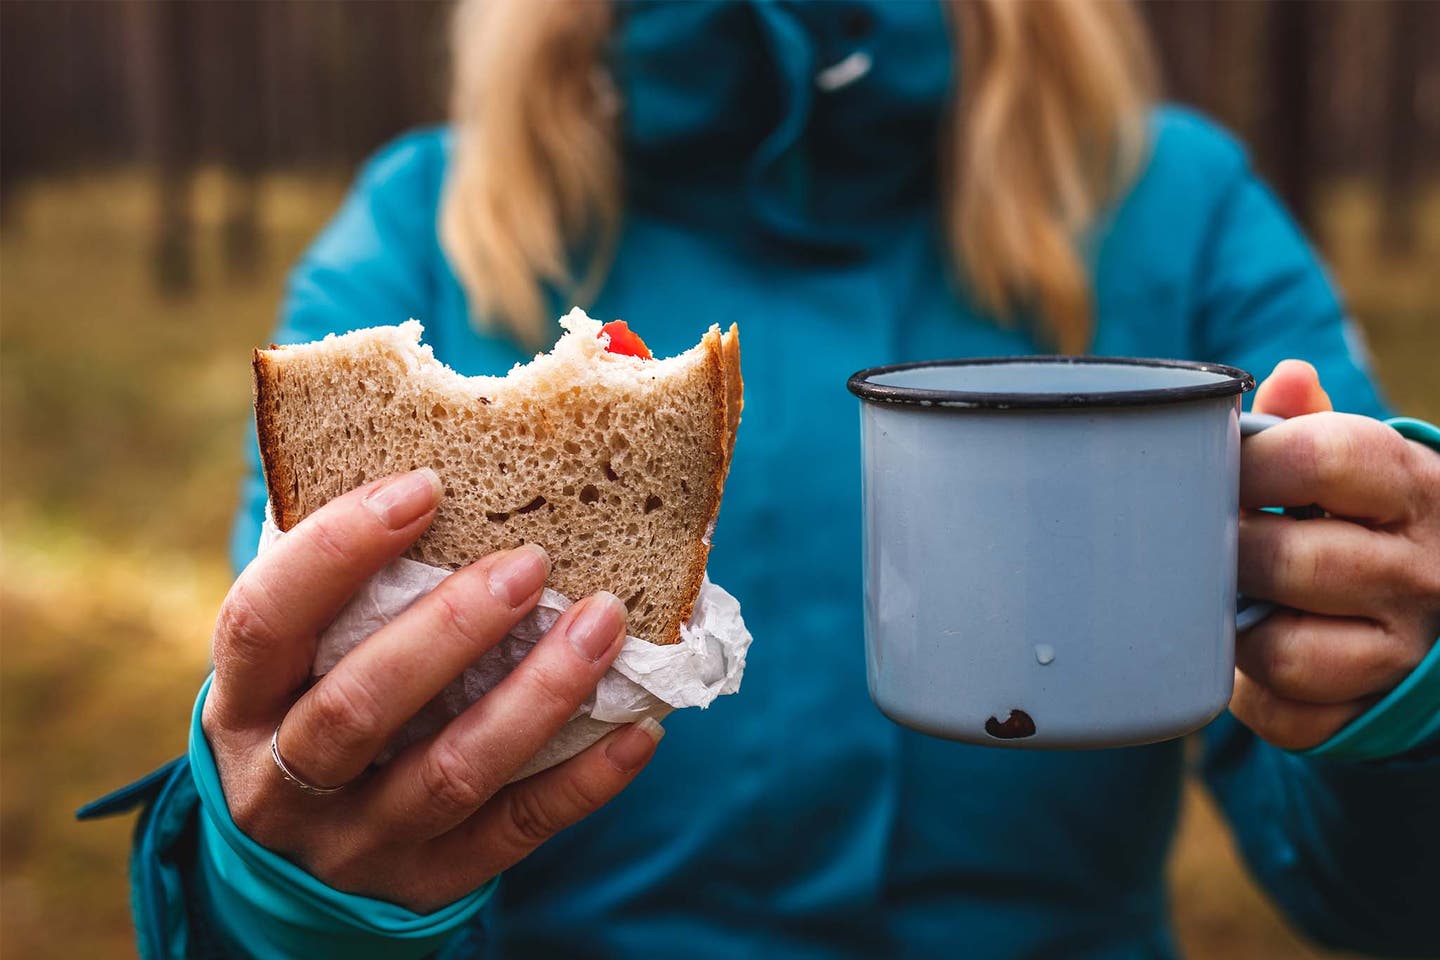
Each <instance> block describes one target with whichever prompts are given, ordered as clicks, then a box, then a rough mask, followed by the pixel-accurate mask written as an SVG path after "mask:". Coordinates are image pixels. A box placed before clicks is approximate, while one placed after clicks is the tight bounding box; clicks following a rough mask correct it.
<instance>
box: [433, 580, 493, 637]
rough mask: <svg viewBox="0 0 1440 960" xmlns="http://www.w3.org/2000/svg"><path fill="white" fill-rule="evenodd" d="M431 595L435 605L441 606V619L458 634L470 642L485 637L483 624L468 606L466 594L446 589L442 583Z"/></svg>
mask: <svg viewBox="0 0 1440 960" xmlns="http://www.w3.org/2000/svg"><path fill="white" fill-rule="evenodd" d="M431 596H432V597H433V598H434V602H435V605H436V606H437V607H439V613H440V618H441V620H443V621H444V623H445V624H447V625H448V627H449V629H450V630H451V631H452V632H453V633H454V634H455V635H456V636H458V637H459V638H460V639H461V640H465V641H470V642H474V641H478V640H481V639H483V638H482V636H481V634H482V633H483V624H481V623H480V622H479V618H477V617H475V616H474V613H473V611H472V610H471V609H470V608H469V607H468V606H467V603H466V597H465V596H464V595H457V593H456V591H455V590H453V589H446V588H445V585H444V584H442V585H441V587H440V589H438V590H436V591H435V592H434V593H433V594H431Z"/></svg>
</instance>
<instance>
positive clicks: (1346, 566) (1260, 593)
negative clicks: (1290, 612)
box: [1237, 513, 1408, 617]
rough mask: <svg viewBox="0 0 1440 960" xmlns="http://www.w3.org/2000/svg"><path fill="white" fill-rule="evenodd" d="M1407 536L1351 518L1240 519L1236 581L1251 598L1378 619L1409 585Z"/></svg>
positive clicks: (1259, 516) (1258, 516) (1273, 516)
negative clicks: (1402, 585)
mask: <svg viewBox="0 0 1440 960" xmlns="http://www.w3.org/2000/svg"><path fill="white" fill-rule="evenodd" d="M1406 553H1407V551H1406V549H1405V547H1404V545H1403V541H1399V540H1398V539H1396V538H1394V537H1392V536H1390V535H1389V534H1385V533H1380V532H1377V531H1374V530H1370V529H1368V528H1366V527H1363V526H1361V525H1360V524H1358V523H1351V522H1349V521H1348V520H1336V519H1332V518H1329V517H1321V518H1318V519H1315V520H1296V519H1294V518H1292V517H1286V516H1281V515H1279V514H1274V513H1247V514H1245V515H1243V516H1241V518H1240V554H1239V558H1238V566H1237V581H1238V585H1239V588H1240V592H1241V593H1243V594H1245V595H1246V596H1247V597H1252V598H1256V599H1261V600H1269V601H1271V602H1272V603H1278V604H1282V605H1284V606H1287V607H1294V608H1295V609H1297V610H1304V611H1307V612H1310V613H1321V614H1325V615H1327V616H1335V617H1352V616H1361V617H1364V616H1378V614H1380V613H1381V612H1383V609H1384V608H1385V606H1386V605H1387V600H1388V599H1389V598H1390V596H1391V594H1392V592H1393V590H1394V585H1395V584H1398V583H1405V582H1408V581H1407V579H1406V578H1405V577H1404V576H1403V574H1404V567H1405V563H1406Z"/></svg>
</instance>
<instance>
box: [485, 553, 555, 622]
mask: <svg viewBox="0 0 1440 960" xmlns="http://www.w3.org/2000/svg"><path fill="white" fill-rule="evenodd" d="M549 575H550V555H549V554H547V553H546V552H545V548H544V547H542V546H540V545H539V544H536V543H523V544H521V545H520V546H518V547H516V548H515V549H514V550H507V551H506V552H505V553H502V554H500V556H499V557H497V558H496V560H495V565H494V566H492V567H491V568H490V578H489V579H490V593H491V594H493V595H494V596H495V597H496V598H497V599H500V600H503V601H505V603H507V604H509V605H510V606H512V607H514V606H519V605H520V604H521V603H523V602H524V601H525V599H526V598H527V597H529V596H530V594H532V593H534V592H535V591H536V590H539V589H540V588H541V587H543V586H545V578H546V577H548V576H549Z"/></svg>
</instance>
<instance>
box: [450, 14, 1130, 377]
mask: <svg viewBox="0 0 1440 960" xmlns="http://www.w3.org/2000/svg"><path fill="white" fill-rule="evenodd" d="M950 6H951V8H952V11H953V16H952V17H951V23H952V28H953V32H954V34H955V44H956V47H957V49H958V50H959V54H958V59H959V61H960V64H961V67H960V71H959V73H960V76H959V79H958V92H957V95H956V96H955V97H954V98H953V102H952V104H951V106H950V108H949V116H948V120H947V123H946V131H945V134H944V136H943V137H942V146H941V150H942V156H941V165H940V169H941V196H942V198H943V206H944V210H943V216H942V220H943V222H944V224H945V228H946V233H947V237H948V239H949V243H950V247H951V251H952V254H953V257H954V261H955V266H956V269H957V271H958V272H959V275H960V276H961V277H962V278H963V280H964V283H965V285H966V289H967V291H968V292H969V294H970V295H971V297H973V299H974V300H975V301H976V303H977V304H978V305H980V306H981V307H983V308H985V309H987V310H989V311H990V312H991V313H993V314H994V315H995V316H996V317H997V318H999V319H1002V320H1011V319H1014V318H1016V317H1019V316H1032V317H1033V318H1034V319H1035V320H1036V321H1037V322H1038V324H1039V327H1038V332H1039V333H1040V334H1041V336H1042V337H1043V338H1044V339H1047V340H1049V341H1050V344H1051V346H1053V347H1054V348H1056V349H1060V350H1063V351H1065V352H1072V353H1073V352H1081V351H1083V350H1085V349H1086V348H1087V347H1088V346H1089V343H1090V340H1091V335H1092V330H1093V319H1092V314H1093V307H1092V291H1091V289H1090V282H1089V274H1088V270H1087V268H1086V266H1085V264H1084V262H1083V260H1082V258H1081V253H1080V251H1079V249H1078V243H1079V241H1080V239H1081V235H1082V234H1083V232H1084V231H1085V229H1086V228H1087V227H1088V226H1089V225H1090V224H1091V223H1093V221H1094V219H1095V217H1096V216H1097V215H1098V214H1099V213H1100V212H1101V211H1102V210H1103V209H1104V207H1105V206H1106V204H1107V203H1110V202H1112V201H1113V200H1114V199H1115V198H1116V197H1117V196H1118V195H1119V193H1120V192H1121V191H1122V190H1123V189H1124V187H1125V186H1126V184H1128V183H1129V182H1130V180H1131V179H1132V178H1133V177H1134V176H1135V175H1136V173H1137V171H1138V170H1139V169H1140V167H1141V164H1142V162H1143V160H1144V154H1145V150H1146V146H1147V132H1146V116H1147V111H1148V108H1149V105H1150V103H1151V101H1152V96H1153V86H1154V67H1153V61H1152V57H1151V53H1150V48H1149V44H1148V38H1147V36H1146V34H1145V30H1144V27H1143V25H1142V24H1141V22H1140V19H1139V16H1138V15H1137V14H1136V12H1135V10H1134V8H1133V7H1132V6H1131V5H1130V4H1129V3H1128V2H1124V0H958V2H953V3H951V4H950ZM611 26H612V14H611V7H610V4H608V3H600V2H591V0H462V2H461V4H460V6H459V8H458V10H457V12H456V20H455V29H454V62H455V81H454V87H453V91H454V92H453V104H452V111H453V116H454V119H455V125H456V129H457V142H456V147H455V156H454V160H453V162H452V165H451V172H450V176H449V179H448V181H447V184H446V189H445V196H444V200H443V203H442V208H441V217H440V231H441V239H442V242H443V243H444V246H445V250H446V252H447V254H448V255H449V257H450V260H451V263H452V264H453V266H454V267H455V270H456V272H457V274H458V275H459V277H460V279H461V281H462V283H463V284H464V286H465V288H466V291H467V293H468V294H469V297H470V302H471V306H472V310H473V312H474V314H475V316H476V317H477V318H480V319H482V320H484V321H485V322H490V321H494V322H498V323H500V324H501V325H503V326H504V327H505V328H507V329H508V330H509V331H510V332H511V333H512V334H513V335H515V336H517V337H518V338H519V339H521V340H522V341H524V342H526V343H527V344H530V345H532V346H538V345H540V344H541V341H542V340H543V338H544V335H545V331H546V329H547V323H548V319H549V317H548V313H549V310H550V308H551V306H552V305H551V304H549V303H547V302H546V298H545V293H544V291H545V289H546V287H547V286H548V287H549V288H551V289H554V290H556V291H558V292H559V293H560V294H561V295H562V296H564V297H565V298H566V299H568V300H574V301H576V302H582V303H583V302H585V301H586V300H587V299H588V298H590V297H591V296H593V295H594V293H595V292H596V290H597V288H598V285H599V283H600V281H601V280H602V279H603V277H604V274H605V271H606V269H608V266H609V262H610V258H611V255H612V253H613V245H614V241H615V236H616V233H617V231H618V228H619V223H620V215H621V205H622V169H621V163H620V157H619V152H618V148H617V139H618V133H617V127H616V118H617V113H618V110H617V107H616V104H615V95H614V92H613V89H612V88H610V86H609V84H608V80H607V77H606V74H605V72H604V69H603V56H602V55H603V50H604V46H605V44H606V42H607V40H608V39H609V33H610V30H611ZM577 263H579V264H581V265H582V266H583V269H582V270H581V271H579V272H578V273H577V272H576V270H575V266H574V265H575V264H577Z"/></svg>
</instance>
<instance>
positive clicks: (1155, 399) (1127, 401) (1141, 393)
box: [845, 355, 1255, 410]
mask: <svg viewBox="0 0 1440 960" xmlns="http://www.w3.org/2000/svg"><path fill="white" fill-rule="evenodd" d="M998 363H1052V364H1068V365H1079V364H1108V365H1112V366H1131V367H1164V368H1167V369H1172V370H1194V371H1196V372H1199V373H1213V374H1219V375H1221V376H1222V377H1223V378H1224V379H1220V380H1213V381H1210V382H1207V383H1191V384H1184V385H1181V386H1174V387H1151V388H1148V389H1145V390H1093V391H1083V390H1082V391H1070V392H1064V393H1025V392H1016V391H999V392H990V391H984V390H933V389H928V388H922V387H901V386H894V385H889V384H880V383H872V382H871V378H872V377H878V376H883V375H885V374H887V373H899V372H900V371H903V370H921V369H924V368H927V367H970V366H989V365H993V364H998ZM845 386H846V389H848V390H849V391H850V392H851V393H853V394H855V396H857V397H859V398H860V399H861V400H868V401H870V402H872V403H895V404H905V405H910V406H917V407H953V408H960V409H979V410H1065V409H1074V408H1080V407H1142V406H1154V405H1155V404H1162V403H1184V402H1187V401H1191V400H1212V399H1216V398H1220V397H1234V396H1239V395H1240V394H1242V393H1245V392H1247V391H1249V390H1253V389H1254V387H1255V378H1254V377H1253V376H1251V375H1250V374H1249V373H1247V372H1246V371H1244V370H1241V369H1240V368H1239V367H1230V366H1226V365H1225V364H1221V363H1205V362H1201V361H1198V360H1165V359H1159V358H1150V357H1100V356H1091V355H1085V356H1057V355H1040V356H1032V357H1026V356H1015V357H966V358H959V359H954V360H918V361H913V362H910V363H891V364H886V365H885V366H880V367H868V368H866V369H864V370H860V371H857V372H856V373H854V374H852V375H851V377H850V379H849V380H848V381H847V382H846V384H845Z"/></svg>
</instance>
